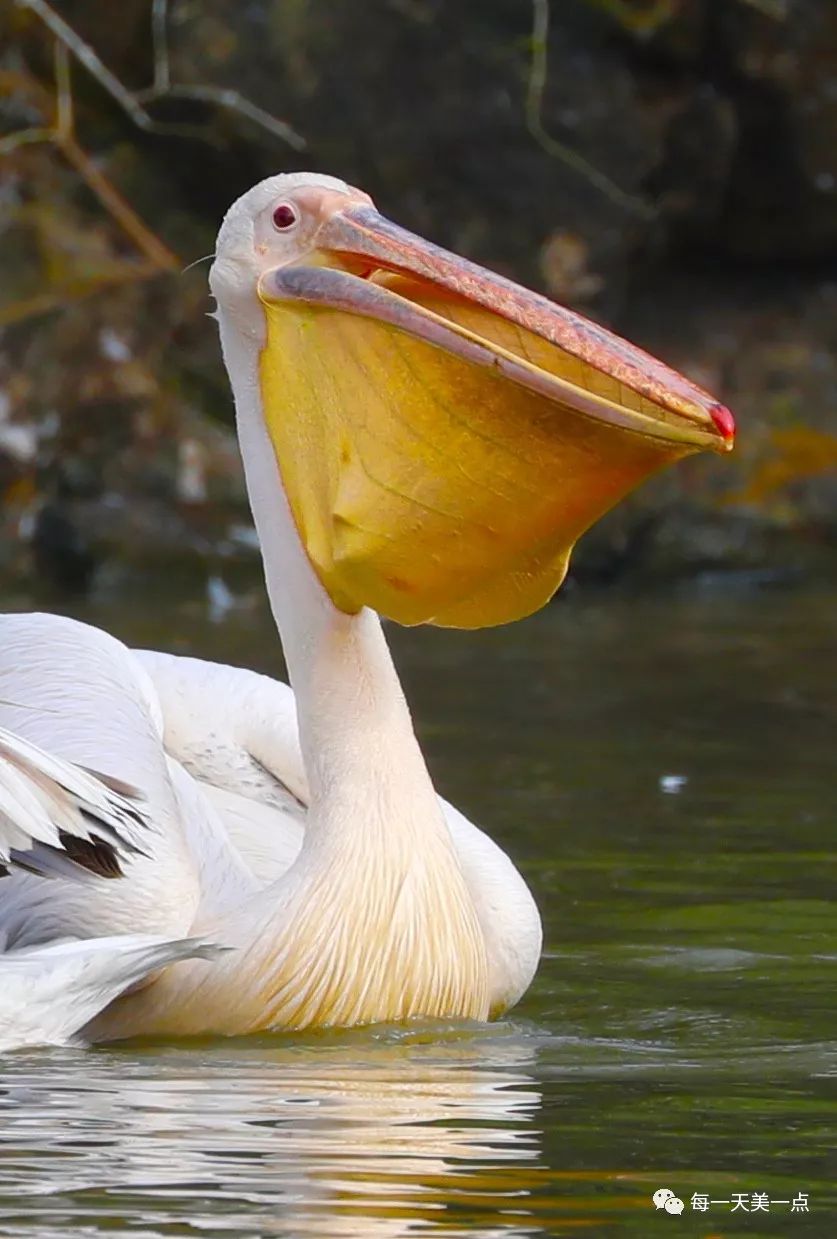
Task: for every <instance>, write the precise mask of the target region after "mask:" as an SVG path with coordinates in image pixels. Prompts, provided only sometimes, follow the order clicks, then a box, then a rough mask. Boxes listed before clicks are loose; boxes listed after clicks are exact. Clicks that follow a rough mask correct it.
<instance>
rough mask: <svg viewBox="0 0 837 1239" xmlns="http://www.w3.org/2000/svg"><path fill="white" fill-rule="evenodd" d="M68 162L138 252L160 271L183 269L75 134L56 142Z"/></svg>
mask: <svg viewBox="0 0 837 1239" xmlns="http://www.w3.org/2000/svg"><path fill="white" fill-rule="evenodd" d="M57 145H58V146H59V148H60V150H61V151H62V153H63V154H64V156H65V158H66V159H67V161H68V162H69V163H70V164H72V166H73V167H74V168H75V170H76V171H77V172H78V174H79V176H81V178H82V180H83V181H84V183H85V185H87V187H88V188H89V189H90V190H92V192H93V193H94V194H95V195H96V197H97V198H98V199H99V201H100V202H101V204H102V206H103V207H104V208H105V210H106V211H107V212H108V214H110V215H112V216H113V218H114V219H115V220H116V221H117V223H118V224H120V225H121V227H122V229H123V231H124V232H126V233H127V234H128V236H129V237H130V238H131V240H132V241H133V242H134V244H135V245H136V247H137V249H138V250H139V251H140V252H141V253H142V254H144V255H145V257H146V258H147V259H148V261H149V262H150V263H152V265H153V266H154V267H156V268H157V270H158V271H174V270H178V269H179V268H180V260H179V259H178V258H177V256H176V255H175V254H173V253H172V251H171V250H170V249H169V248H168V246H166V245H164V244H163V242H162V241H161V240H160V239H159V237H157V236H155V235H154V233H153V232H152V231H151V229H150V228H147V227H146V226H145V224H144V223H143V222H142V220H141V219H140V217H139V215H137V213H136V211H135V210H134V209H133V207H132V206H131V205H130V204H129V203H128V202H126V200H125V199H124V198H123V197H122V195H121V194H120V193H119V192H118V190H116V189H115V188H114V186H113V185H111V183H110V181H109V180H108V179H107V177H106V176H104V174H103V173H102V172H100V171H99V169H98V168H97V167H96V164H95V163H94V162H93V160H92V159H91V158H90V156H89V155H88V154H87V153H86V151H83V150H82V149H81V147H80V146H79V144H78V142H76V140H75V138H74V137H73V136H72V135H68V136H67V137H66V138H62V139H61V140H60V141H59V142H57Z"/></svg>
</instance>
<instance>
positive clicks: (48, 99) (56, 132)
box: [0, 38, 180, 312]
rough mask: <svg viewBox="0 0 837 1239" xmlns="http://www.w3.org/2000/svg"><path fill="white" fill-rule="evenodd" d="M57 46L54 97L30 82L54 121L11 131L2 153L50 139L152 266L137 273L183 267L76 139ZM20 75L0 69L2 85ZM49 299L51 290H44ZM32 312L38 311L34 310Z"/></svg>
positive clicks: (63, 55) (66, 69) (66, 72)
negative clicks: (48, 291) (50, 111)
mask: <svg viewBox="0 0 837 1239" xmlns="http://www.w3.org/2000/svg"><path fill="white" fill-rule="evenodd" d="M54 50H55V92H56V93H55V99H54V100H53V98H52V96H50V94H49V93H48V91H46V90H45V89H44V87H42V86H40V84H38V85H36V84H35V83H34V82H30V83H28V85H29V87H30V90H31V89H32V88H33V87H34V89H35V98H36V101H37V102H36V106H38V107H39V108H40V109H41V112H42V114H44V113H46V112H47V110H48V109H49V108H50V107H53V106H54V108H55V123H54V124H53V125H51V126H46V125H44V126H37V127H34V126H33V127H32V128H29V129H22V130H20V131H19V132H17V133H13V134H10V135H9V136H8V137H7V138H4V139H3V140H2V141H0V154H7V153H9V152H11V151H13V150H16V149H17V148H18V147H20V146H25V145H31V144H33V143H35V142H50V143H52V144H53V145H54V146H56V147H57V148H58V150H59V151H61V153H62V155H63V156H64V158H65V159H66V160H67V162H68V163H70V164H71V165H72V167H73V168H75V170H76V172H78V174H79V176H80V177H81V179H82V180H83V181H84V183H85V185H86V186H87V187H88V189H89V190H90V191H91V193H93V194H95V196H96V197H97V198H98V200H99V202H100V203H101V204H102V206H103V207H104V208H105V210H106V211H107V212H108V214H109V215H110V216H111V217H112V218H113V219H115V220H116V222H117V223H118V224H119V226H120V227H121V228H122V230H123V231H124V232H125V233H126V234H127V235H128V236H129V237H130V238H131V240H132V241H133V243H134V245H135V246H136V247H137V249H138V250H139V251H140V253H141V254H142V255H143V257H144V258H145V260H146V261H147V262H148V264H149V270H148V272H146V271H140V269H139V268H138V267H137V266H136V264H135V265H134V268H133V269H134V270H135V271H136V273H137V274H143V275H144V274H149V273H151V272H153V271H174V270H176V269H178V268H179V267H180V260H179V259H178V258H177V256H176V255H175V254H173V253H172V251H171V250H170V249H168V247H167V246H165V245H164V244H163V242H162V241H161V240H160V239H159V238H158V237H156V236H155V235H154V233H153V232H152V231H151V229H150V228H147V227H146V225H145V224H144V223H143V221H142V220H141V219H140V217H139V215H137V213H136V211H135V210H134V209H133V207H132V206H131V205H130V203H128V202H127V201H126V200H125V199H124V198H123V197H122V195H121V194H120V193H119V191H118V190H117V189H116V188H115V187H114V186H113V185H112V184H111V183H110V181H109V180H108V179H107V177H106V176H105V175H104V173H103V172H102V171H101V170H100V169H99V168H98V167H97V166H96V164H95V162H94V160H93V159H91V158H90V156H89V155H88V154H87V153H86V151H84V150H83V149H82V148H81V146H80V145H79V143H78V141H77V140H76V137H75V134H74V131H73V97H72V83H71V81H70V63H69V57H68V49H67V47H66V46H65V45H64V44H63V43H61V42H60V41H59V40H58V39H57V38H56V39H55V41H54ZM17 77H18V75H16V74H11V75H10V74H8V73H0V87H8V86H9V85H10V83H11V82H13V81H15V80H16V79H17ZM45 299H46V300H48V299H49V294H45ZM41 300H42V299H41V298H34V299H33V302H32V305H35V306H36V308H37V304H38V303H40V301H41ZM31 312H35V310H32V311H31Z"/></svg>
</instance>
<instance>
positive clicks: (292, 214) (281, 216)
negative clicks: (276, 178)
mask: <svg viewBox="0 0 837 1239" xmlns="http://www.w3.org/2000/svg"><path fill="white" fill-rule="evenodd" d="M295 223H296V211H295V210H294V209H293V207H292V206H288V204H287V202H282V203H280V205H279V206H278V207H277V208H276V210H275V211H274V212H273V224H274V227H276V228H280V229H284V228H292V227H293V225H294V224H295Z"/></svg>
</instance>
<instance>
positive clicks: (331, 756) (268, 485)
mask: <svg viewBox="0 0 837 1239" xmlns="http://www.w3.org/2000/svg"><path fill="white" fill-rule="evenodd" d="M219 318H220V325H221V339H222V344H223V349H224V359H225V362H226V365H227V369H228V371H229V375H230V379H231V382H232V386H233V393H234V396H235V404H236V417H237V422H238V436H239V443H240V446H241V453H242V457H243V460H244V471H245V476H246V480H247V489H248V492H249V496H250V503H251V507H252V511H253V518H254V520H255V524H256V530H257V533H258V536H259V541H260V543H261V548H262V557H263V560H264V570H265V578H266V582H267V592H268V595H269V598H270V604H271V608H272V611H273V615H274V618H275V620H276V624H277V627H278V629H279V632H280V635H281V638H282V645H283V648H284V651H285V659H286V662H287V666H288V673H289V675H290V679H291V683H292V685H293V688H294V690H295V692H296V697H297V708H298V713H299V730H300V741H301V746H302V753H303V758H304V761H305V766H306V773H307V776H308V781H309V786H310V789H311V796H312V806H311V807H312V814H311V826H313V827H314V828H315V830H317V831H318V832H322V831H327V830H328V829H329V827H331V826H333V825H334V824H335V822H336V821H338V820H342V819H344V816H345V814H346V813H347V812H350V811H351V809H352V808H354V813H355V815H357V814H358V811H359V810H360V809H361V808H362V809H363V810H364V812H365V815H366V817H367V818H370V819H374V818H377V817H381V816H386V817H387V819H388V822H387V827H388V829H392V830H395V828H396V826H397V824H398V823H397V822H396V821H395V820H394V818H393V815H394V814H397V817H398V821H399V822H401V823H406V822H407V821H411V822H413V823H414V824H416V825H419V823H420V828H421V830H422V831H423V832H424V831H432V832H434V833H444V835H445V836H447V827H446V826H445V824H444V819H443V816H442V814H441V811H440V809H439V805H438V801H437V798H436V795H435V792H434V790H433V786H432V784H431V781H430V777H429V774H428V772H427V768H426V766H425V763H424V759H423V757H422V754H421V751H420V749H419V746H418V742H417V741H416V738H415V734H414V732H413V726H412V721H411V719H410V713H409V709H408V707H407V703H406V701H405V699H404V694H403V692H402V690H401V685H400V684H399V681H398V676H397V674H396V671H395V667H394V666H393V662H392V659H391V657H390V653H389V650H388V648H387V644H386V640H385V639H384V634H383V630H382V628H381V623H380V620H379V619H378V616H377V615H376V614H375V613H374V612H372V611H369V610H363V611H361V612H360V613H359V614H357V615H346V614H345V613H343V612H342V611H339V610H338V609H337V608H336V607H335V606H334V605H333V603H332V602H331V600H330V599H329V597H328V595H327V594H326V592H325V590H324V589H323V587H322V586H321V585H320V582H319V581H318V580H317V577H316V575H315V573H314V571H313V569H312V567H311V565H310V563H309V561H308V558H307V556H306V554H305V551H304V549H303V547H302V544H301V542H300V539H299V535H298V533H297V530H296V526H295V523H294V520H293V515H292V513H291V510H290V506H289V503H288V500H287V497H286V494H285V491H284V488H283V485H282V480H281V475H280V471H279V467H278V465H277V461H276V456H275V453H274V450H273V445H272V443H271V440H270V437H269V435H268V432H267V428H266V425H265V420H264V417H263V415H262V406H261V393H260V388H259V376H258V349H259V343H258V341H257V340H254V339H252V338H247V337H245V336H243V335H242V334H241V333H240V332H239V331H238V330H237V329H236V327H235V326H234V325H233V324H232V323H230V322H228V321H227V320H226V319H225V316H224V314H223V312H221V314H220V315H219Z"/></svg>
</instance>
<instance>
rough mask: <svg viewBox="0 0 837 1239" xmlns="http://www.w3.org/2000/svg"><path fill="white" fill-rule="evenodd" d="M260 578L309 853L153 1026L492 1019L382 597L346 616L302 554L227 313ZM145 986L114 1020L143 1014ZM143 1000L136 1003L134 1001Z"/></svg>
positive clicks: (253, 370) (239, 916)
mask: <svg viewBox="0 0 837 1239" xmlns="http://www.w3.org/2000/svg"><path fill="white" fill-rule="evenodd" d="M219 317H220V323H221V340H222V344H223V348H224V360H225V362H226V364H227V369H228V371H229V374H230V379H231V381H232V385H233V391H234V395H235V402H236V415H237V418H238V434H239V440H240V444H241V452H242V456H243V458H244V469H245V474H246V478H247V489H248V491H249V494H250V503H251V506H252V509H253V516H254V518H255V522H256V528H257V531H258V534H259V539H260V542H261V546H262V556H263V558H264V568H265V576H266V579H267V590H268V594H269V596H270V602H271V606H272V608H273V614H274V616H275V618H276V623H277V626H278V628H279V631H280V634H281V637H282V644H283V646H284V649H285V657H286V660H287V663H288V671H289V673H290V677H291V682H292V684H293V687H294V689H295V691H296V697H297V712H298V717H299V734H300V742H301V747H302V756H303V760H304V762H305V767H306V774H307V778H308V784H309V789H310V794H311V804H310V807H309V811H308V815H307V818H306V828H305V838H304V843H303V847H302V851H301V853H300V855H299V857H298V858H297V860H296V861H295V862H294V864H293V865H292V866H291V868H290V869H289V870H288V871H287V873H286V874H284V875H283V877H281V878H279V879H278V880H277V881H276V882H275V883H273V884H271V885H269V886H267V887H265V888H264V889H262V890H260V891H259V892H258V893H257V894H255V895H254V896H251V897H248V899H247V901H246V903H245V904H244V905H243V906H242V907H241V908H240V909H239V910H238V911H237V912H236V913H235V915H229V916H227V917H225V919H224V921H223V922H222V923H221V924H219V925H217V926H216V925H214V924H212V925H203V926H201V930H202V931H204V932H212V933H215V932H217V933H218V935H219V940H220V941H223V942H225V943H226V944H228V945H232V946H235V947H238V948H239V949H238V951H236V952H234V953H231V955H230V956H229V959H228V960H227V961H226V962H224V960H223V959H222V960H221V961H219V962H218V964H217V965H214V966H213V969H212V972H211V973H210V974H209V975H207V973H206V972H201V971H199V968H198V966H195V967H190V966H189V965H183V966H181V968H180V970H179V971H177V972H175V970H171V971H170V972H167V973H166V974H165V975H164V976H163V977H162V978H161V980H160V981H158V982H156V983H155V985H154V986H153V987H152V989H151V993H150V995H149V996H148V999H147V1001H148V1003H149V1004H150V1006H151V1007H152V1014H151V1016H149V1017H146V1018H147V1020H148V1023H147V1024H143V1027H144V1029H145V1030H146V1031H149V1030H150V1031H155V1032H169V1033H187V1032H188V1033H195V1032H208V1031H212V1032H228V1033H232V1032H250V1031H254V1030H256V1029H264V1028H305V1027H311V1026H319V1025H325V1024H341V1025H352V1024H363V1023H370V1022H374V1021H379V1020H400V1019H407V1018H409V1017H410V1016H414V1015H424V1016H458V1017H465V1018H475V1019H485V1018H486V1017H487V1015H488V1011H489V991H488V965H487V957H486V946H485V938H484V935H483V932H482V929H481V927H480V923H479V920H478V917H477V913H476V910H475V907H474V903H473V899H472V897H471V894H470V891H469V890H468V886H467V883H466V880H465V877H464V874H463V872H462V868H461V865H460V863H459V859H458V857H457V854H456V851H455V848H454V845H453V840H452V838H451V835H450V832H449V830H448V827H447V824H446V822H445V819H444V816H443V813H442V809H441V807H440V804H439V801H438V799H437V797H436V794H435V792H434V790H433V785H432V783H431V782H430V776H429V774H428V772H427V768H426V766H425V764H424V759H423V758H422V755H421V751H420V750H419V746H418V742H417V741H416V738H415V735H414V733H413V727H412V723H411V721H410V714H409V710H408V709H407V704H406V702H405V700H404V696H403V693H402V692H401V686H400V685H399V683H398V677H397V676H396V673H395V668H394V667H393V664H392V660H391V658H390V656H389V651H388V649H387V646H386V642H385V640H384V635H383V632H382V629H381V625H380V621H379V620H378V617H377V616H376V615H375V614H373V613H372V612H371V611H362V612H361V613H360V614H358V615H345V614H343V613H342V612H341V611H338V610H337V609H336V608H335V607H334V606H333V605H332V603H331V601H330V600H329V598H328V597H327V595H326V594H325V592H324V590H323V589H322V587H321V586H320V584H319V582H318V580H317V579H316V576H315V574H314V572H313V570H312V568H311V566H310V565H309V563H308V560H307V558H306V555H305V552H304V549H303V547H302V545H301V543H300V540H299V537H298V534H297V531H296V526H295V524H294V521H293V516H292V513H291V511H290V507H289V505H288V501H287V499H286V496H285V492H284V489H283V487H282V482H281V477H280V473H279V468H278V466H277V463H276V458H275V455H274V451H273V445H272V443H271V441H270V438H269V435H268V433H267V429H266V426H265V423H264V419H263V416H262V408H261V396H260V391H259V381H258V353H259V347H260V342H259V340H258V337H257V336H250V337H248V336H246V335H245V334H244V333H241V332H240V331H239V329H238V328H237V327H236V326H235V325H234V324H233V323H231V322H229V321H227V320H226V319H225V316H224V314H223V312H222V313H221V314H220V316H219ZM144 1001H146V999H145V998H144V997H143V994H138V995H136V996H134V997H131V998H127V999H125V1000H124V1001H123V1002H122V1003H121V1004H120V1008H119V1011H118V1012H117V1013H116V1015H112V1016H110V1017H109V1023H108V1026H107V1032H106V1033H103V1034H102V1035H114V1034H115V1035H119V1029H120V1028H121V1027H122V1025H120V1024H119V1022H118V1021H119V1020H122V1021H125V1025H124V1026H125V1027H133V1028H134V1029H135V1028H136V1025H135V1024H134V1025H131V1020H132V1019H134V1018H136V1016H135V1012H136V1006H137V1004H142V1003H143V1002H144ZM132 1004H133V1005H132Z"/></svg>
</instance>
